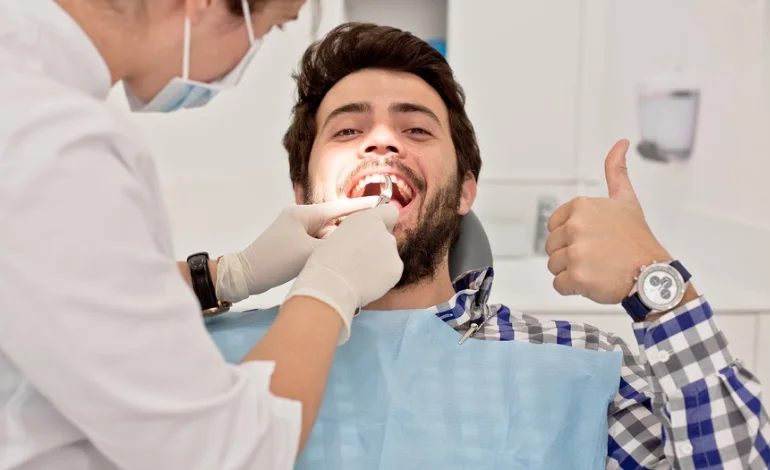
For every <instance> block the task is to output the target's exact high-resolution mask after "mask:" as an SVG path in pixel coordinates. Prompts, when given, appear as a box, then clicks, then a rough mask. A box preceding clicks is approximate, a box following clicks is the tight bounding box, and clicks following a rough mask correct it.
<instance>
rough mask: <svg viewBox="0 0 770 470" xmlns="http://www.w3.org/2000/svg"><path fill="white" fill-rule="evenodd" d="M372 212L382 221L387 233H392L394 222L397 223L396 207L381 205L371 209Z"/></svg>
mask: <svg viewBox="0 0 770 470" xmlns="http://www.w3.org/2000/svg"><path fill="white" fill-rule="evenodd" d="M372 212H373V213H374V214H375V215H377V216H378V217H380V218H381V219H382V222H383V223H384V224H385V228H387V229H388V232H392V231H393V227H395V226H396V222H398V208H396V206H394V205H393V204H390V203H388V204H383V205H381V206H378V207H375V208H374V209H372Z"/></svg>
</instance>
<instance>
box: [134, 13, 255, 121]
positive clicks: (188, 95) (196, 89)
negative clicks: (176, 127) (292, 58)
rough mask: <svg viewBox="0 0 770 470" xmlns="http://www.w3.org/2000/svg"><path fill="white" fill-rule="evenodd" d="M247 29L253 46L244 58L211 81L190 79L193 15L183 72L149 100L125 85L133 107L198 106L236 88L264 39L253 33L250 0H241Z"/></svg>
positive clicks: (161, 110)
mask: <svg viewBox="0 0 770 470" xmlns="http://www.w3.org/2000/svg"><path fill="white" fill-rule="evenodd" d="M242 5H243V14H244V17H245V20H246V29H247V30H248V34H249V41H251V47H250V48H249V50H248V52H247V53H246V55H245V56H244V57H243V59H241V62H240V63H239V64H238V65H237V66H236V67H235V68H234V69H233V70H232V71H231V72H230V73H228V74H227V75H225V76H224V77H222V78H220V79H219V80H216V81H214V82H211V83H203V82H198V81H195V80H190V78H189V76H190V29H191V24H190V18H189V17H188V18H186V19H185V24H184V56H183V60H182V76H181V78H180V77H175V78H173V79H172V80H171V81H170V82H169V83H168V84H167V85H166V86H165V87H164V88H163V89H162V90H161V91H160V93H158V94H157V95H155V97H154V98H153V99H152V101H150V102H149V103H146V104H145V103H143V102H142V101H141V100H140V99H139V98H137V97H136V95H134V94H133V93H132V92H131V91H130V90H129V89H128V87H125V90H126V97H127V98H128V103H129V106H130V107H131V110H132V111H137V112H145V113H153V112H154V113H170V112H173V111H177V110H179V109H189V108H199V107H201V106H204V105H205V104H207V103H208V102H210V101H211V100H212V99H213V98H214V97H215V96H216V95H217V94H219V92H220V91H222V90H226V89H228V88H233V87H235V86H236V85H238V83H240V81H241V78H243V74H244V73H245V72H246V70H247V68H248V66H249V64H250V63H251V61H252V59H253V58H254V56H255V55H256V53H257V51H258V50H259V46H260V45H261V44H262V41H261V40H259V41H258V40H257V39H256V38H255V37H254V28H253V26H252V24H251V12H250V10H249V4H248V1H247V0H243V1H242Z"/></svg>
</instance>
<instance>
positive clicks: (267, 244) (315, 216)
mask: <svg viewBox="0 0 770 470" xmlns="http://www.w3.org/2000/svg"><path fill="white" fill-rule="evenodd" d="M376 203H377V197H376V196H371V197H362V198H354V199H340V200H336V201H331V202H326V203H322V204H309V205H293V206H289V207H287V208H286V209H284V210H283V212H281V214H280V215H279V216H278V218H277V219H276V220H275V221H274V222H273V223H272V225H270V227H268V228H267V230H265V231H264V233H262V235H260V236H259V238H257V240H256V241H255V242H254V243H252V244H251V245H249V246H248V247H247V248H246V249H245V250H243V251H241V252H238V253H230V254H227V255H224V256H223V257H221V258H220V259H219V261H218V262H217V283H216V293H217V298H218V299H219V300H222V301H230V302H233V303H235V302H240V301H241V300H243V299H245V298H247V297H248V296H250V295H257V294H261V293H263V292H265V291H268V290H270V289H272V288H273V287H276V286H280V285H281V284H284V283H286V282H289V281H291V280H292V279H294V278H295V277H297V275H298V274H299V272H300V271H301V270H302V267H303V266H305V262H306V261H307V259H308V257H309V256H310V255H311V254H312V253H313V250H315V248H316V247H317V246H319V245H320V244H322V243H325V240H320V239H318V238H316V237H314V235H316V234H317V233H318V232H319V231H320V230H321V229H322V228H323V227H325V226H326V225H328V224H329V223H330V222H331V221H333V220H334V219H337V218H339V217H342V216H346V215H348V214H352V213H354V212H358V211H360V210H363V209H370V208H372V207H374V205H375V204H376Z"/></svg>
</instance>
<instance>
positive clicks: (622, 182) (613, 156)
mask: <svg viewBox="0 0 770 470" xmlns="http://www.w3.org/2000/svg"><path fill="white" fill-rule="evenodd" d="M628 146H629V142H628V140H626V139H622V140H619V141H618V142H617V143H616V144H615V145H614V146H613V147H612V149H611V150H610V153H608V154H607V159H606V160H605V161H604V175H605V177H606V179H607V190H608V191H609V195H610V199H622V200H624V201H628V202H635V203H637V204H638V203H639V200H638V199H637V198H636V192H635V191H634V187H633V186H631V179H630V178H629V177H628V167H627V166H626V153H627V152H628Z"/></svg>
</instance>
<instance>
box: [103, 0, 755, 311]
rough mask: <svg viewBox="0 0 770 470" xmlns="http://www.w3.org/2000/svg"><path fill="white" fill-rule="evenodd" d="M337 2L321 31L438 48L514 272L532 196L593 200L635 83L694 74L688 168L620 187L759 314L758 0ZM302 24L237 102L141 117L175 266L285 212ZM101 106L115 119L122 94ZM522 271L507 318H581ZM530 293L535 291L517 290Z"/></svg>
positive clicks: (656, 171) (328, 4)
mask: <svg viewBox="0 0 770 470" xmlns="http://www.w3.org/2000/svg"><path fill="white" fill-rule="evenodd" d="M347 1H348V2H349V3H348V5H347V6H348V7H349V10H347V11H346V8H345V0H324V1H323V2H322V3H323V15H322V20H323V21H322V27H321V32H322V33H323V32H325V31H327V30H328V29H329V28H330V27H332V26H333V25H335V24H338V23H339V22H341V21H344V19H345V18H346V16H348V15H347V14H348V13H349V17H350V18H351V19H356V20H373V21H379V22H383V23H388V24H394V25H396V26H399V27H404V28H407V29H411V30H414V32H415V33H416V34H418V35H419V36H421V37H425V38H428V37H434V36H437V35H439V36H440V35H441V34H444V32H445V33H446V34H447V41H448V56H449V60H450V63H451V64H452V65H453V67H454V69H455V72H456V74H457V76H458V78H459V80H460V82H461V83H462V85H463V86H464V87H465V89H466V92H467V95H468V111H469V114H470V115H471V118H472V119H473V122H474V125H475V126H476V128H477V131H478V136H479V140H480V144H481V147H482V151H483V159H484V168H483V170H482V180H481V183H480V192H479V198H478V201H477V204H476V207H475V209H476V210H477V212H478V213H479V214H480V215H481V216H482V217H483V218H484V221H485V223H486V224H487V228H488V230H489V231H490V233H491V235H492V238H493V242H494V243H495V245H496V247H498V249H497V250H496V252H498V253H505V254H508V255H510V256H514V257H528V256H530V255H531V253H532V247H533V245H534V243H533V242H534V240H533V234H534V232H535V224H534V221H535V209H536V207H535V206H536V201H537V199H538V198H539V197H540V196H542V195H555V196H557V197H558V198H559V199H560V200H561V201H566V200H567V199H569V198H571V197H574V196H575V195H577V194H589V195H600V194H602V193H603V192H604V191H605V189H604V182H603V173H602V172H603V166H602V161H603V158H604V156H605V154H606V151H607V150H608V149H609V147H610V146H611V145H612V143H613V142H614V141H615V140H616V139H618V138H621V137H628V138H630V139H631V140H632V141H636V140H637V138H638V123H637V121H636V109H635V100H636V95H635V84H636V81H637V80H639V79H641V78H643V77H645V76H646V75H649V74H657V73H660V72H666V71H669V70H671V69H672V68H673V67H676V66H680V65H681V66H685V67H686V68H688V69H691V70H694V71H696V72H697V73H698V77H699V79H700V81H701V85H702V91H703V105H702V113H701V115H700V126H699V129H698V134H697V140H696V145H695V153H694V155H693V158H692V160H691V161H690V162H689V163H688V164H687V165H659V164H653V163H650V162H646V161H642V160H641V158H640V157H639V155H637V154H636V152H635V151H632V152H631V153H630V154H629V165H630V168H631V172H632V178H633V180H634V182H635V184H636V187H637V190H638V192H639V194H640V197H641V199H642V202H643V203H644V206H645V208H646V210H647V213H648V218H649V220H650V223H651V225H652V226H653V228H654V229H655V232H656V234H658V235H659V237H660V238H661V239H662V240H663V241H664V243H665V244H666V246H667V247H668V248H669V249H670V251H672V252H674V253H676V254H677V256H678V257H680V258H682V259H683V260H685V261H686V264H687V266H688V267H690V269H691V270H692V271H693V272H695V273H696V276H697V279H698V285H699V286H702V287H704V288H705V289H706V290H707V291H709V290H710V291H713V290H719V292H721V293H722V295H720V296H719V298H720V299H726V300H725V302H727V303H730V301H729V299H730V298H734V297H735V296H741V298H745V299H748V301H747V302H744V303H743V304H741V305H743V306H749V307H751V308H753V307H754V306H757V309H758V310H757V311H759V310H768V309H770V292H769V291H768V289H767V286H768V285H770V243H767V241H768V240H770V206H769V204H770V184H767V179H768V176H767V175H768V174H770V133H768V132H767V129H768V128H770V117H768V114H769V113H770V92H769V90H768V88H770V60H768V57H770V26H768V25H770V11H769V10H768V0H648V1H646V2H639V1H637V0H530V1H515V2H512V1H511V2H502V1H499V0H473V1H468V0H411V1H407V0H392V1H388V2H384V1H377V0H347ZM307 10H308V9H307V8H306V9H305V10H303V12H302V14H301V15H300V20H299V21H298V22H296V23H294V24H292V25H290V26H289V27H288V28H287V30H286V31H285V32H277V31H276V32H275V33H272V34H271V35H270V36H269V37H268V38H267V40H266V42H265V44H264V46H263V48H262V50H261V51H260V52H259V54H258V55H257V58H256V59H255V63H254V64H253V67H252V68H251V69H250V71H249V73H248V75H247V76H246V77H245V81H244V83H243V85H242V86H241V87H240V88H238V89H236V90H234V91H232V92H228V93H227V94H223V95H222V96H221V97H220V98H218V99H217V100H215V101H214V102H213V103H212V104H211V105H210V106H209V107H206V108H204V109H202V110H198V111H189V112H183V113H177V114H173V115H170V116H148V115H143V116H137V117H136V118H135V119H136V121H137V122H138V124H139V125H140V126H141V127H142V128H143V130H144V131H145V135H146V136H147V138H148V140H149V142H150V144H151V146H152V148H153V149H154V150H155V151H156V153H157V157H158V158H157V160H158V164H159V167H160V173H161V178H162V181H163V183H164V187H165V192H166V196H167V199H168V205H169V212H170V214H171V218H172V222H173V226H174V230H175V244H176V250H177V253H178V256H179V257H180V258H181V257H184V256H186V255H187V254H189V253H191V252H193V251H197V250H204V249H205V250H208V251H209V252H211V253H212V254H220V253H222V252H225V251H230V250H234V249H238V248H240V247H242V246H243V245H245V244H247V243H249V242H250V241H251V240H252V239H253V238H254V237H255V236H256V235H257V234H258V233H259V232H260V231H261V230H263V229H264V228H265V227H266V226H267V224H269V223H270V222H271V221H272V220H273V218H274V217H275V215H276V214H277V213H278V211H279V210H280V209H281V208H282V207H283V206H285V205H286V204H289V203H291V202H292V192H291V188H290V186H289V180H288V165H287V160H286V155H285V152H284V150H283V148H282V146H281V143H280V140H281V137H282V135H283V132H284V130H285V129H286V126H287V123H288V118H289V110H290V106H291V104H292V99H293V92H294V83H293V82H292V80H291V79H290V73H291V71H292V70H293V69H294V68H295V67H296V64H297V62H298V60H299V58H300V56H301V54H302V52H303V51H304V49H305V47H306V46H307V45H308V44H309V42H310V38H309V31H310V17H309V16H310V15H309V11H307ZM553 12H559V14H557V15H554V14H553ZM442 21H444V22H446V24H445V25H442ZM112 102H113V103H114V104H115V105H116V106H125V103H124V100H123V98H122V94H121V92H120V90H116V93H115V95H114V97H113V100H112ZM707 234H711V235H713V236H714V238H713V239H709V238H708V237H707V236H706V235H707ZM503 248H504V249H503ZM531 261H534V262H535V263H536V264H537V265H538V266H540V265H541V264H543V265H544V261H543V260H542V259H540V258H535V259H534V260H532V259H530V260H528V261H527V260H524V261H522V263H523V264H516V263H517V261H510V262H508V263H513V264H509V267H508V268H506V269H503V270H502V272H504V273H508V274H506V275H503V276H502V277H501V278H500V279H499V282H497V283H496V284H497V287H496V291H495V293H496V295H498V296H500V295H502V296H503V297H505V298H506V299H507V301H508V302H513V303H514V306H515V302H516V298H517V296H520V295H521V296H524V298H525V300H526V301H525V302H524V303H525V305H527V306H535V307H537V305H541V306H543V307H544V308H545V307H550V306H558V307H559V308H569V306H570V305H577V304H570V303H567V304H563V303H560V302H561V299H557V298H556V294H554V293H553V292H551V291H550V290H549V289H548V286H547V276H546V275H545V274H547V273H538V274H537V276H527V275H526V273H528V272H529V271H528V270H530V269H531V267H532V266H533V264H532V263H531ZM499 262H500V263H502V262H503V261H502V259H500V260H499ZM517 273H523V275H519V274H517ZM541 274H542V275H541ZM506 276H508V277H506ZM530 281H531V282H538V283H540V284H543V285H545V287H544V288H543V289H539V288H534V287H532V288H527V289H524V288H521V286H522V284H521V282H525V283H526V282H530ZM525 285H526V284H525ZM516 286H519V287H516ZM531 292H538V293H539V294H538V296H533V295H532V294H531ZM733 293H736V294H735V295H732V294H733ZM280 295H281V293H280V291H279V292H278V293H277V294H276V295H275V296H274V297H272V298H270V300H268V301H266V302H268V303H269V302H272V301H277V300H280V298H281V297H280ZM581 305H582V304H581ZM724 307H725V308H735V307H733V306H731V305H725V306H724Z"/></svg>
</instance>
